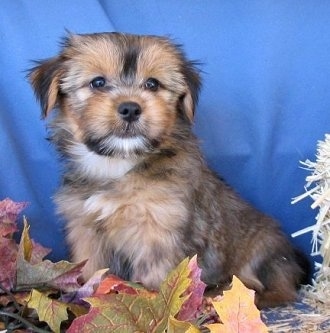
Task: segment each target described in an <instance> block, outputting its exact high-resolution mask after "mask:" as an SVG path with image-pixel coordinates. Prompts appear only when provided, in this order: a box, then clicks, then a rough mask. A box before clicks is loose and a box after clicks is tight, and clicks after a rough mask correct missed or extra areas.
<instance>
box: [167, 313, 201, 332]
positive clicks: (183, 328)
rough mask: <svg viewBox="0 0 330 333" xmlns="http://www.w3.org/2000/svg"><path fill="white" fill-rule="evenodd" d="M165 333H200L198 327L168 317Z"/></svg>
mask: <svg viewBox="0 0 330 333" xmlns="http://www.w3.org/2000/svg"><path fill="white" fill-rule="evenodd" d="M166 332H167V333H200V330H199V329H198V327H196V326H194V325H193V324H191V323H189V322H187V321H180V320H177V319H176V318H174V317H173V316H170V317H169V318H168V324H167V331H166Z"/></svg>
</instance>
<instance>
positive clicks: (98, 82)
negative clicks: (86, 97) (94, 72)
mask: <svg viewBox="0 0 330 333" xmlns="http://www.w3.org/2000/svg"><path fill="white" fill-rule="evenodd" d="M89 85H90V87H91V88H94V89H97V88H102V87H104V86H105V78H104V77H102V76H97V77H96V78H94V79H93V80H92V81H91V82H90V84H89Z"/></svg>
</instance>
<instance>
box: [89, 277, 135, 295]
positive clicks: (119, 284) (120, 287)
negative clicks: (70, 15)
mask: <svg viewBox="0 0 330 333" xmlns="http://www.w3.org/2000/svg"><path fill="white" fill-rule="evenodd" d="M111 292H112V293H121V294H129V295H137V294H138V291H137V289H136V288H134V287H132V286H130V285H129V282H127V281H124V280H122V279H121V278H119V277H117V276H115V275H109V276H107V277H106V278H105V279H104V280H103V281H102V282H101V283H100V285H99V286H98V288H97V289H96V292H95V296H97V295H105V294H110V293H111Z"/></svg>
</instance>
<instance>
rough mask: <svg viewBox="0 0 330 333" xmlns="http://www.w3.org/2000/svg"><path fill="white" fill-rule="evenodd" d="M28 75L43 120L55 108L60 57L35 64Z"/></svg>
mask: <svg viewBox="0 0 330 333" xmlns="http://www.w3.org/2000/svg"><path fill="white" fill-rule="evenodd" d="M37 64H38V65H37V66H36V67H34V68H32V69H31V70H30V72H29V74H28V78H29V80H30V83H31V85H32V87H33V89H34V93H35V95H36V97H37V99H38V101H39V102H40V105H41V108H42V117H43V118H45V117H47V115H48V114H49V112H50V111H51V110H52V109H53V108H54V107H55V106H56V104H57V103H58V99H59V93H60V79H61V74H62V72H63V69H62V60H61V59H60V57H59V56H58V57H54V58H50V59H47V60H44V61H39V62H37Z"/></svg>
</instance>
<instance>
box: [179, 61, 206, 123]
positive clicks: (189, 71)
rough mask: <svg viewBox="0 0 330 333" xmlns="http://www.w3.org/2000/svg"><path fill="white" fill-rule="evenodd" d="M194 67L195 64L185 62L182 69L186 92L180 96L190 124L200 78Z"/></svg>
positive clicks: (193, 113)
mask: <svg viewBox="0 0 330 333" xmlns="http://www.w3.org/2000/svg"><path fill="white" fill-rule="evenodd" d="M196 65H197V63H195V62H192V61H187V62H186V63H185V64H184V67H183V75H184V78H185V81H186V85H187V91H186V93H185V94H184V95H183V96H182V108H183V111H184V112H185V114H186V116H187V117H188V119H189V120H190V122H191V123H192V122H193V120H194V115H195V108H196V105H197V102H198V95H199V90H200V87H201V77H200V75H199V71H198V70H197V68H196Z"/></svg>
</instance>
